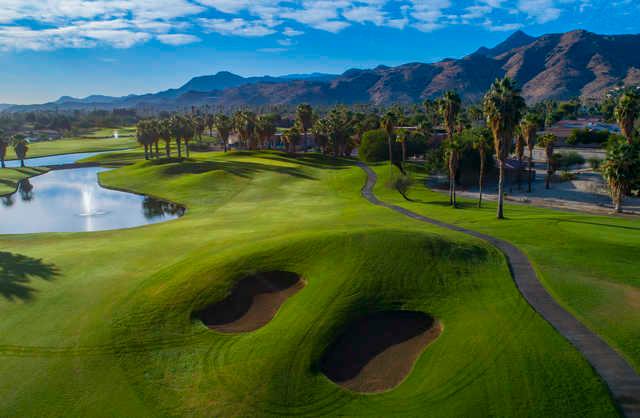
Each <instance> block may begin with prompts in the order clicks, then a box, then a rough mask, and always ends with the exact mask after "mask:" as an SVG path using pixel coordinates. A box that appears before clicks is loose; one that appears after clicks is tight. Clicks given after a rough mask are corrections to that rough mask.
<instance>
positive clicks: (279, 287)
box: [194, 271, 304, 333]
mask: <svg viewBox="0 0 640 418" xmlns="http://www.w3.org/2000/svg"><path fill="white" fill-rule="evenodd" d="M303 287H304V282H303V280H302V279H301V278H300V276H299V275H297V274H295V273H291V272H288V271H272V272H268V273H259V274H256V275H253V276H249V277H245V278H244V279H242V280H240V281H239V282H238V283H237V284H236V285H235V286H234V287H233V289H232V290H231V293H230V294H229V296H227V297H226V298H225V299H223V300H221V301H220V302H217V303H215V304H213V305H210V306H208V307H206V308H205V309H203V310H202V311H199V312H196V313H195V314H194V316H195V317H196V318H199V319H200V320H202V322H204V324H205V325H206V326H208V327H209V328H211V329H215V330H216V331H220V332H227V333H237V332H247V331H253V330H256V329H258V328H260V327H263V326H264V325H266V324H267V323H268V322H269V321H271V319H273V317H274V316H275V314H276V313H277V312H278V309H279V308H280V306H281V305H282V304H283V303H284V302H285V301H286V300H287V299H288V298H289V297H291V296H293V295H294V294H295V293H297V292H298V291H300V289H302V288H303Z"/></svg>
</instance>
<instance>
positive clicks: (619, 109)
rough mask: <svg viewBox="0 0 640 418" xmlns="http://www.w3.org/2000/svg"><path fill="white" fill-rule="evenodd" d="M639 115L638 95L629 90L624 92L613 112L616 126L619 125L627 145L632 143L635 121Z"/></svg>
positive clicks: (639, 103)
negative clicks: (616, 122)
mask: <svg viewBox="0 0 640 418" xmlns="http://www.w3.org/2000/svg"><path fill="white" fill-rule="evenodd" d="M638 113H640V98H638V95H637V94H636V93H635V92H633V91H631V90H629V91H627V92H625V93H624V94H623V95H622V96H620V99H618V104H617V105H616V108H615V110H614V114H615V117H616V120H617V121H618V125H620V131H621V132H622V135H624V137H625V138H627V141H628V142H629V143H631V142H633V138H634V136H635V126H634V125H635V121H636V119H637V118H638Z"/></svg>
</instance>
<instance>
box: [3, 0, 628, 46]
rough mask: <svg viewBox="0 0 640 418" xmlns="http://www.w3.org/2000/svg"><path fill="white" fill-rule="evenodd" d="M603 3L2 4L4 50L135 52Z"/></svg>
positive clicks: (509, 17) (41, 0) (476, 21)
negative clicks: (158, 45) (215, 38)
mask: <svg viewBox="0 0 640 418" xmlns="http://www.w3.org/2000/svg"><path fill="white" fill-rule="evenodd" d="M596 1H600V0H0V3H1V5H0V48H2V49H55V48H89V47H93V46H97V45H110V46H113V47H116V48H127V47H130V46H133V45H137V44H139V43H143V42H147V41H148V40H150V39H158V40H159V41H160V42H163V43H166V44H169V45H175V46H179V45H185V44H188V43H192V42H197V41H199V40H201V39H200V36H199V35H200V34H201V33H203V32H204V33H212V32H215V33H218V34H222V35H225V36H241V37H263V36H269V35H273V34H276V33H281V34H282V35H284V36H285V37H286V38H292V37H296V36H302V35H304V34H305V33H306V32H309V30H312V29H314V30H320V31H326V32H330V33H338V32H340V31H342V30H344V29H345V28H347V27H349V26H352V25H369V24H372V25H376V26H385V27H390V28H395V29H398V30H403V29H406V28H413V29H417V30H420V31H424V32H431V31H435V30H438V29H441V28H444V27H447V26H454V25H474V26H477V27H482V28H485V29H486V30H490V31H499V30H504V31H507V30H512V29H514V28H516V27H522V26H523V25H524V24H525V23H538V24H543V23H547V22H550V21H553V20H555V19H558V18H559V17H560V16H561V14H562V12H563V10H565V9H567V8H570V9H572V10H575V12H578V11H581V12H584V11H585V10H586V9H587V8H589V7H590V5H591V4H592V3H593V2H596ZM617 1H618V3H624V2H629V1H631V0H617ZM612 7H613V6H612ZM294 28H295V29H294ZM187 32H188V34H187Z"/></svg>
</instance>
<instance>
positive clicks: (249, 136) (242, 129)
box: [233, 110, 256, 150]
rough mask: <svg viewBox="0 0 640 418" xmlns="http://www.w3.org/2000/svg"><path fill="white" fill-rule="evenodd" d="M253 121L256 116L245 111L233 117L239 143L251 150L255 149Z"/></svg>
mask: <svg viewBox="0 0 640 418" xmlns="http://www.w3.org/2000/svg"><path fill="white" fill-rule="evenodd" d="M255 121H256V115H255V114H254V113H253V112H249V111H247V110H241V111H238V112H236V113H235V114H234V115H233V125H234V128H235V130H236V132H237V133H238V137H239V138H240V143H241V144H242V145H243V146H244V147H248V148H249V149H251V150H253V149H255V148H256V141H255V135H254V132H255Z"/></svg>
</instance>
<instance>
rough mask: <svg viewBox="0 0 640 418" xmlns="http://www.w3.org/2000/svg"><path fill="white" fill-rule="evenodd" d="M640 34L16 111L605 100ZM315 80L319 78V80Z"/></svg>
mask: <svg viewBox="0 0 640 418" xmlns="http://www.w3.org/2000/svg"><path fill="white" fill-rule="evenodd" d="M638 50H640V35H599V34H595V33H592V32H588V31H585V30H574V31H570V32H566V33H555V34H546V35H542V36H539V37H533V36H529V35H527V34H526V33H524V32H522V31H516V32H514V33H513V34H511V35H510V36H509V37H508V38H506V39H505V40H504V41H503V42H501V43H499V44H498V45H496V46H494V47H493V48H487V47H482V48H479V49H478V50H476V51H475V52H473V53H471V54H469V55H466V56H464V57H462V58H459V59H453V58H450V59H445V60H442V61H439V62H435V63H420V62H414V63H407V64H403V65H399V66H396V67H388V66H384V65H380V66H378V67H375V68H373V69H357V68H353V69H349V70H347V71H345V72H344V73H343V74H341V75H339V76H337V75H331V74H318V73H312V74H297V75H290V76H279V77H272V76H262V77H241V76H238V75H236V74H233V73H230V72H228V71H222V72H219V73H217V74H214V75H208V76H199V77H194V78H192V79H191V80H189V81H188V82H187V83H185V84H184V85H182V86H181V87H179V88H177V89H169V90H164V91H161V92H158V93H152V94H145V95H130V96H125V97H121V98H113V97H109V96H95V95H94V96H89V97H87V98H85V99H73V98H66V101H62V102H61V101H57V102H52V103H47V104H43V105H32V106H13V107H11V108H9V110H15V111H21V110H33V109H47V108H49V109H51V108H63V109H74V108H81V109H82V108H85V109H86V108H101V109H110V108H115V107H139V106H152V107H156V108H158V109H177V108H180V107H183V106H189V105H206V104H208V105H213V106H221V107H237V106H263V105H295V104H298V103H302V102H306V103H310V104H312V105H332V104H337V103H344V104H356V103H372V104H376V105H388V104H392V103H418V102H421V101H423V100H424V99H427V98H434V97H438V96H440V95H441V94H442V93H443V92H444V91H446V90H457V91H458V92H459V93H460V94H461V96H462V97H463V99H464V100H466V101H469V102H472V101H478V100H480V99H481V98H482V96H483V95H484V93H485V92H486V90H487V89H488V88H489V87H490V85H491V83H492V82H493V81H494V80H495V79H496V78H500V77H504V76H510V77H511V78H513V79H514V80H515V81H516V82H517V84H518V85H519V86H521V87H522V92H523V95H524V96H525V98H526V99H527V100H528V101H529V102H538V101H541V100H544V99H558V100H565V99H569V98H573V97H583V98H601V97H603V96H604V95H605V93H606V92H608V91H610V90H611V89H612V88H615V87H618V86H621V85H637V84H640V54H638V53H637V51H638ZM314 74H315V75H314Z"/></svg>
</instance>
